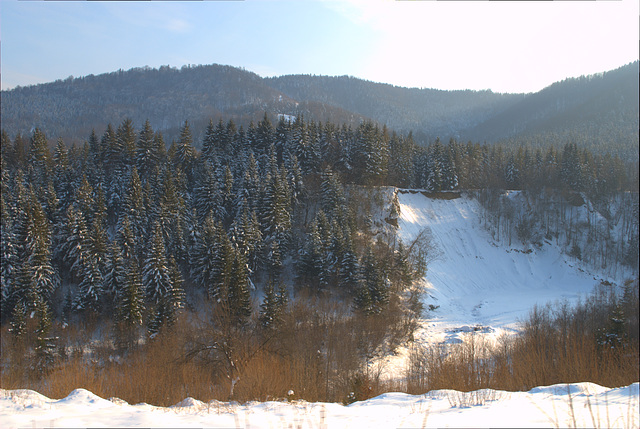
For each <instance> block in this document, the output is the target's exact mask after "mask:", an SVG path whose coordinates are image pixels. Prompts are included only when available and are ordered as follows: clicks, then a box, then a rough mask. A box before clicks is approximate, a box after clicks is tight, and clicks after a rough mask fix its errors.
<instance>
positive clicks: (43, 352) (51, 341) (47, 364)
mask: <svg viewBox="0 0 640 429" xmlns="http://www.w3.org/2000/svg"><path fill="white" fill-rule="evenodd" d="M36 318H37V320H38V325H37V327H36V330H35V338H36V342H35V347H34V352H35V361H34V363H33V369H34V370H35V372H36V373H37V374H38V375H40V376H42V375H44V374H45V373H46V372H47V371H48V370H49V369H50V368H51V365H52V364H53V362H54V360H55V347H56V346H55V340H56V339H57V338H54V337H50V336H49V331H50V330H51V313H50V311H49V307H48V306H47V304H46V303H45V302H44V301H42V300H41V301H39V303H38V306H37V308H36Z"/></svg>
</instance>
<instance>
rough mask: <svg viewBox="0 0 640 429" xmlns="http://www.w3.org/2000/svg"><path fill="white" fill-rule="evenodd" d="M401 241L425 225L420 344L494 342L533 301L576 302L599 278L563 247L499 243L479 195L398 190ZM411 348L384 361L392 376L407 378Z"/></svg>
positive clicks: (512, 330)
mask: <svg viewBox="0 0 640 429" xmlns="http://www.w3.org/2000/svg"><path fill="white" fill-rule="evenodd" d="M398 201H399V203H400V210H401V212H400V217H399V219H398V238H399V239H401V240H402V242H403V243H404V244H405V245H406V246H409V245H411V243H413V241H414V240H415V239H416V237H417V236H418V234H420V233H421V232H423V231H424V230H425V229H426V233H423V235H427V236H429V237H430V240H431V245H432V247H433V248H432V250H431V252H430V255H429V256H428V258H427V259H428V260H429V262H428V266H427V274H426V278H425V286H426V288H427V293H426V295H425V299H424V304H425V309H428V308H429V307H430V306H433V307H432V308H435V310H433V311H428V310H427V311H426V312H425V314H424V319H423V320H421V324H420V328H419V329H418V331H417V332H416V334H415V339H416V342H420V343H460V342H462V341H463V340H464V338H465V335H468V333H471V332H472V333H474V334H476V335H480V336H482V337H483V338H484V339H485V340H487V341H489V342H492V341H495V340H496V339H497V338H499V337H500V336H501V335H503V334H512V333H515V332H517V329H518V321H519V320H523V319H525V318H526V317H527V315H528V313H529V311H530V310H531V309H532V308H533V306H534V305H535V304H538V305H545V304H546V303H553V302H556V301H562V300H565V299H566V300H567V301H569V302H570V303H571V302H575V301H576V300H577V299H578V298H579V297H585V296H586V295H588V294H589V293H590V292H592V290H593V288H594V286H596V285H597V284H598V283H600V281H601V280H603V279H604V280H614V281H615V280H618V281H620V280H622V279H610V278H606V277H604V276H601V274H598V273H592V272H590V271H589V269H588V268H587V267H584V266H581V265H580V264H579V263H577V262H576V261H572V260H571V259H570V258H569V257H568V256H567V255H566V254H564V253H562V252H561V251H560V249H559V248H558V246H556V245H555V244H553V243H548V242H545V244H544V245H543V246H542V247H541V248H537V247H535V246H533V247H524V246H522V245H521V244H520V242H519V241H517V239H514V240H513V241H512V243H511V246H508V245H507V244H506V243H503V242H500V243H496V242H495V241H494V240H493V239H492V238H491V235H490V234H489V232H488V231H487V230H486V229H485V228H484V227H483V225H482V223H481V212H482V210H483V209H482V207H481V206H480V204H479V203H478V201H477V200H476V199H474V198H471V197H468V196H465V195H464V194H463V195H462V196H461V197H460V198H456V199H432V198H428V197H426V196H425V195H423V194H422V193H420V192H415V193H398ZM407 355H408V350H406V349H400V350H399V351H398V355H397V356H391V357H387V358H385V359H384V360H382V361H380V362H378V363H380V364H382V365H383V366H384V370H383V373H385V374H387V376H389V377H402V374H403V373H404V368H405V365H406V359H407Z"/></svg>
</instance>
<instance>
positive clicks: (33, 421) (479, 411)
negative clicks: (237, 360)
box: [0, 383, 639, 429]
mask: <svg viewBox="0 0 640 429" xmlns="http://www.w3.org/2000/svg"><path fill="white" fill-rule="evenodd" d="M638 387H639V384H638V383H634V384H632V385H631V386H628V387H622V388H617V389H607V388H604V387H601V386H598V385H595V384H591V383H579V384H572V385H569V386H566V385H555V386H549V387H538V388H535V389H532V390H530V391H529V392H502V391H493V390H482V391H477V392H470V393H459V392H456V391H452V390H439V391H433V392H429V393H427V394H425V395H419V396H413V395H407V394H404V393H386V394H384V395H380V396H378V397H376V398H373V399H369V400H367V401H363V402H356V403H354V404H351V405H349V406H342V405H340V404H329V403H307V402H292V403H282V402H262V403H249V404H244V405H239V404H233V403H232V404H229V403H222V402H217V401H212V402H209V403H203V402H200V401H197V400H195V399H192V398H187V399H185V400H184V401H182V402H180V403H179V404H176V405H174V406H173V407H167V408H162V407H154V406H151V405H148V404H137V405H129V404H127V403H125V402H124V401H122V400H118V399H115V398H114V399H111V400H106V399H102V398H100V397H98V396H96V395H94V394H92V393H91V392H89V391H87V390H83V389H78V390H74V391H73V392H71V393H70V394H69V396H67V397H66V398H63V399H60V400H55V399H49V398H47V397H45V396H42V395H40V394H39V393H36V392H34V391H32V390H0V426H2V427H3V428H6V429H12V428H30V427H34V428H49V427H52V428H53V427H67V428H69V427H76V428H78V427H164V428H167V427H172V428H178V427H191V428H196V427H201V428H202V427H206V428H223V427H224V428H289V427H294V428H368V429H372V428H398V427H404V428H422V427H620V428H637V427H638V424H639V417H638V415H639V414H638V413H639V410H638Z"/></svg>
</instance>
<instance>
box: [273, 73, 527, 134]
mask: <svg viewBox="0 0 640 429" xmlns="http://www.w3.org/2000/svg"><path fill="white" fill-rule="evenodd" d="M267 82H268V83H269V84H271V85H272V86H273V87H274V88H277V89H279V90H280V91H282V92H283V93H285V94H287V95H288V96H289V97H291V98H294V99H296V100H314V101H317V102H322V103H326V104H329V105H332V106H339V107H341V108H343V109H346V110H349V111H352V112H357V113H359V114H361V115H363V116H366V117H369V118H372V119H374V120H376V121H378V122H380V123H382V124H386V125H387V126H389V127H390V128H392V129H394V130H396V131H400V132H403V133H408V132H409V131H413V132H414V135H415V137H416V138H417V139H418V140H428V139H433V138H435V136H442V137H448V136H457V135H458V134H459V133H460V131H461V130H464V129H467V128H472V127H473V126H476V125H478V124H480V123H482V122H484V121H486V120H488V119H489V118H492V117H494V116H495V115H497V114H499V113H502V112H503V111H505V110H506V109H508V108H509V107H510V106H512V105H513V104H515V103H517V102H518V101H520V100H522V98H523V97H524V96H523V95H522V94H495V93H493V92H491V91H469V90H466V91H441V90H437V89H424V88H423V89H420V88H403V87H397V86H393V85H388V84H381V83H375V82H369V81H365V80H361V79H356V78H353V77H349V76H340V77H329V76H309V75H304V76H303V75H292V76H282V77H277V78H272V79H268V80H267Z"/></svg>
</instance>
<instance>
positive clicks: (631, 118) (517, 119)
mask: <svg viewBox="0 0 640 429" xmlns="http://www.w3.org/2000/svg"><path fill="white" fill-rule="evenodd" d="M638 76H639V70H638V62H637V61H636V62H634V63H631V64H628V65H626V66H623V67H620V68H618V69H616V70H612V71H609V72H606V73H601V74H597V75H591V76H586V77H585V76H582V77H580V78H572V79H566V80H563V81H562V82H557V83H554V84H553V85H551V86H549V87H547V88H545V89H543V90H542V91H540V92H538V93H535V94H531V95H528V96H526V97H524V98H523V99H522V100H520V101H519V102H518V103H516V104H514V105H512V106H511V107H510V108H509V109H507V110H505V111H503V112H501V113H499V114H497V115H495V116H493V117H491V118H490V119H488V120H487V121H485V122H484V123H482V124H479V125H478V126H476V127H474V128H472V129H470V130H467V131H466V132H464V133H463V134H464V135H463V137H468V138H472V139H480V140H486V141H495V140H499V139H504V138H511V139H515V140H519V141H520V142H521V141H522V140H529V141H534V142H535V141H538V142H540V141H545V140H546V141H550V140H551V141H555V142H558V141H570V140H571V141H574V142H578V144H580V145H581V146H583V147H587V148H589V149H591V150H598V149H601V148H602V147H604V148H605V149H607V150H609V151H612V152H615V153H617V154H618V155H621V156H628V157H631V158H633V159H636V158H637V157H638V129H639V121H638V105H639V102H640V100H639V96H638V94H639V88H638Z"/></svg>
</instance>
